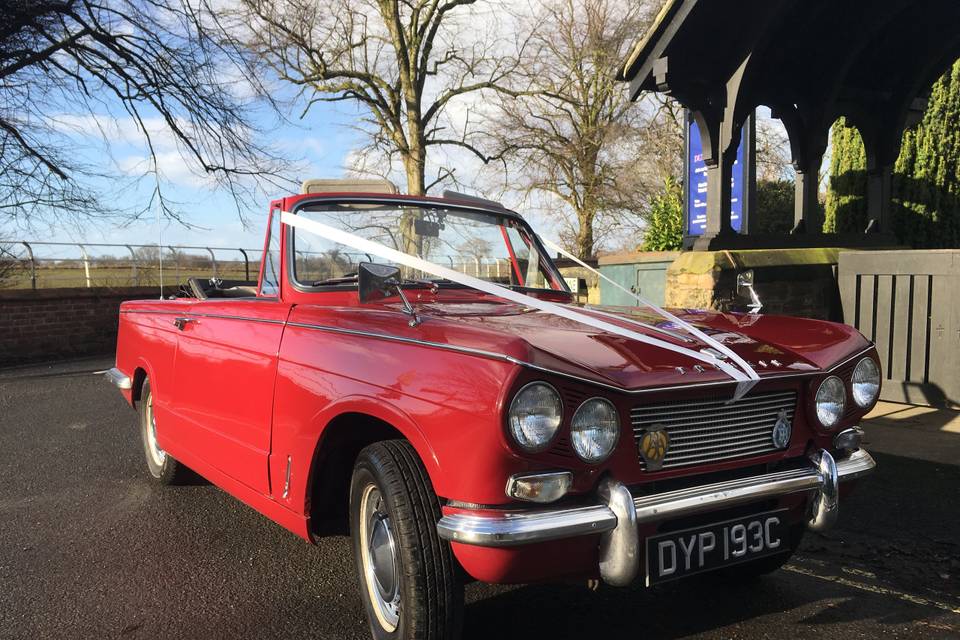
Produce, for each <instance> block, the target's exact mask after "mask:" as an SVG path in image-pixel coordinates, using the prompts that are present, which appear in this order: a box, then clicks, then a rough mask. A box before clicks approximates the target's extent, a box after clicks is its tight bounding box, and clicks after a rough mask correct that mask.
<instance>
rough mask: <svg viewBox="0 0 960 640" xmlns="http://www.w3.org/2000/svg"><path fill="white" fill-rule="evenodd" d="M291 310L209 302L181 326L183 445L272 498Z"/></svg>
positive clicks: (178, 376) (178, 379)
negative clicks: (274, 436) (273, 446)
mask: <svg viewBox="0 0 960 640" xmlns="http://www.w3.org/2000/svg"><path fill="white" fill-rule="evenodd" d="M290 306H291V305H289V304H283V303H281V302H279V301H278V300H263V299H249V300H242V301H241V300H229V301H220V300H204V301H199V302H197V303H195V304H194V305H192V308H191V312H190V313H189V314H187V315H184V316H181V317H178V319H176V320H175V321H176V322H178V326H180V327H181V330H180V332H179V342H178V345H177V356H176V362H175V365H174V370H175V377H174V411H175V412H176V413H177V414H178V417H179V421H180V424H181V427H182V428H181V430H180V432H181V433H182V434H184V436H185V437H187V438H189V442H182V443H178V444H179V445H180V446H183V447H186V448H187V449H188V450H189V451H190V452H191V453H192V454H193V455H195V456H198V457H200V458H201V459H203V460H204V461H205V462H207V463H208V464H210V465H212V466H214V467H216V468H217V469H219V470H220V471H222V472H224V473H226V474H227V475H229V476H230V477H232V478H234V479H235V480H238V481H240V482H242V483H243V484H245V485H247V486H248V487H250V488H252V489H256V490H257V491H259V492H261V493H264V494H266V493H269V490H270V487H269V476H268V457H269V455H270V425H271V419H272V411H273V386H274V382H275V379H276V372H277V354H278V352H279V350H280V340H281V337H282V336H283V329H284V324H285V322H286V319H287V315H288V314H289V311H290Z"/></svg>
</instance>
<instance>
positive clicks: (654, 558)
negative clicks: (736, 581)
mask: <svg viewBox="0 0 960 640" xmlns="http://www.w3.org/2000/svg"><path fill="white" fill-rule="evenodd" d="M786 513H787V512H786V510H785V509H781V510H779V511H768V512H766V513H760V514H757V515H753V516H749V517H746V518H737V519H735V520H727V521H725V522H718V523H716V524H710V525H705V526H702V527H694V528H692V529H685V530H683V531H674V532H671V533H665V534H662V535H658V536H653V537H650V538H647V586H648V587H649V586H650V585H653V584H658V583H660V582H667V581H668V580H676V579H677V578H683V577H686V576H689V575H693V574H695V573H702V572H704V571H711V570H713V569H719V568H721V567H727V566H730V565H734V564H740V563H741V562H748V561H750V560H755V559H757V558H762V557H764V556H771V555H776V554H777V553H783V552H784V551H786V550H787V535H786V534H787V525H786Z"/></svg>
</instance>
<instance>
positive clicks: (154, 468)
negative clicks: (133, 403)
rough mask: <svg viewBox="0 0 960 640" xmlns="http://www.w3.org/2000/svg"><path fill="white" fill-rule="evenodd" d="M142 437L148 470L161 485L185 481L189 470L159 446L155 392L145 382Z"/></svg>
mask: <svg viewBox="0 0 960 640" xmlns="http://www.w3.org/2000/svg"><path fill="white" fill-rule="evenodd" d="M139 411H140V437H141V438H142V439H143V452H144V454H145V456H146V458H147V469H148V470H149V471H150V475H151V476H152V477H153V479H154V480H156V481H157V482H159V483H160V484H177V483H179V482H181V481H183V480H184V478H185V477H186V475H187V473H188V472H187V469H186V468H185V467H184V466H183V465H181V464H180V463H179V462H177V461H176V460H175V459H174V457H173V456H171V455H170V454H169V453H167V452H166V451H164V450H163V449H161V448H160V445H158V444H157V416H156V414H155V413H154V412H153V390H152V389H151V388H150V381H149V380H144V382H143V389H141V391H140V406H139Z"/></svg>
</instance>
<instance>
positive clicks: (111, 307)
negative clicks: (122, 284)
mask: <svg viewBox="0 0 960 640" xmlns="http://www.w3.org/2000/svg"><path fill="white" fill-rule="evenodd" d="M155 297H157V289H156V287H151V288H124V289H111V288H93V289H39V290H36V291H33V290H29V289H27V290H20V289H14V290H7V291H2V290H0V367H6V366H15V365H19V364H27V363H31V362H49V361H53V360H60V359H63V358H73V357H79V356H92V355H101V354H110V353H113V351H114V348H115V346H116V339H117V316H118V312H119V309H120V303H121V302H122V301H124V300H136V299H146V298H155Z"/></svg>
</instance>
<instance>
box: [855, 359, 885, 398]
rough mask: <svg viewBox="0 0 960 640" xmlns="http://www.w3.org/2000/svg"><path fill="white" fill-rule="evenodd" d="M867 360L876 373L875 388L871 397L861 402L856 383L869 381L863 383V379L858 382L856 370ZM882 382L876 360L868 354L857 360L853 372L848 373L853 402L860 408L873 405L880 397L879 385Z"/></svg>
mask: <svg viewBox="0 0 960 640" xmlns="http://www.w3.org/2000/svg"><path fill="white" fill-rule="evenodd" d="M868 361H869V364H870V365H872V366H873V372H874V374H875V375H876V389H875V390H874V392H873V397H871V398H870V399H869V400H867V401H866V402H863V403H861V402H860V398H859V397H858V394H857V385H858V384H870V383H865V382H863V381H861V382H859V383H858V382H857V372H858V371H860V367H861V366H864V365H865V364H866V363H867V362H868ZM882 384H883V375H882V373H881V371H880V365H879V364H877V361H876V360H874V359H873V358H871V357H870V356H866V357H865V358H861V359H860V361H859V362H857V366H855V367H854V368H853V372H852V373H851V374H850V395H851V396H852V397H853V402H854V404H856V405H857V407H858V408H860V409H869V408H871V407H872V406H873V405H875V404H876V403H877V400H879V399H880V387H881V386H882Z"/></svg>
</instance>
